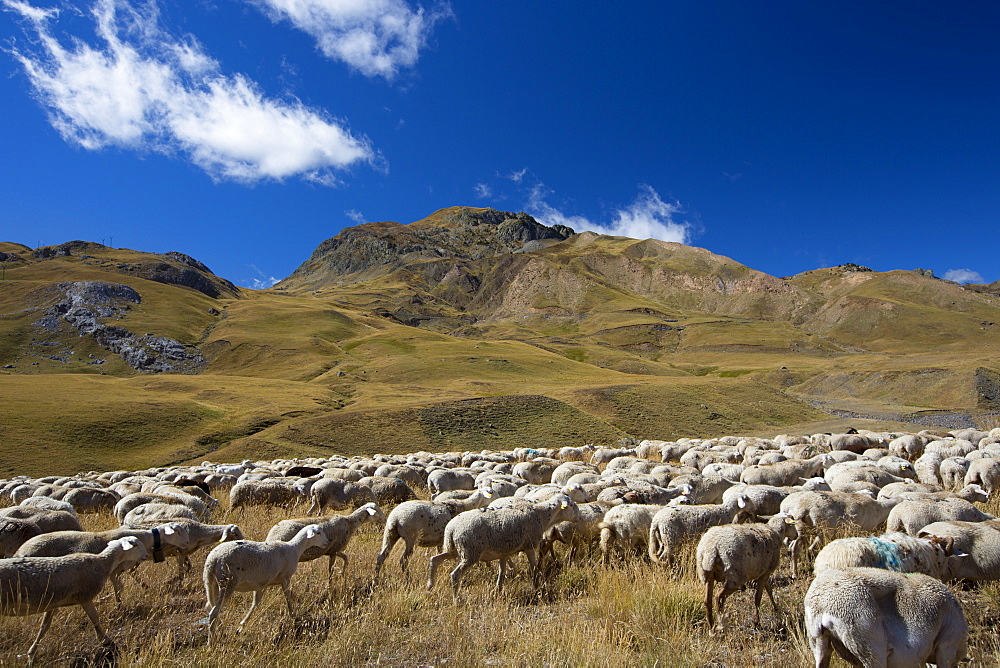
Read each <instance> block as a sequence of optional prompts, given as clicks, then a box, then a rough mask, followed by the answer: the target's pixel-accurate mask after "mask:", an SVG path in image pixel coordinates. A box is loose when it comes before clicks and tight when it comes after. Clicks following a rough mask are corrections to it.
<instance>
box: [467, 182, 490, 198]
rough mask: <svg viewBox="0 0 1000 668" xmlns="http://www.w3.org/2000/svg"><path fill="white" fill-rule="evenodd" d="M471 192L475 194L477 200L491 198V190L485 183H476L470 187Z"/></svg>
mask: <svg viewBox="0 0 1000 668" xmlns="http://www.w3.org/2000/svg"><path fill="white" fill-rule="evenodd" d="M472 191H473V192H474V193H476V197H478V198H479V199H489V198H490V197H492V196H493V190H491V189H490V187H489V186H488V185H486V184H485V183H477V184H476V185H474V186H473V187H472Z"/></svg>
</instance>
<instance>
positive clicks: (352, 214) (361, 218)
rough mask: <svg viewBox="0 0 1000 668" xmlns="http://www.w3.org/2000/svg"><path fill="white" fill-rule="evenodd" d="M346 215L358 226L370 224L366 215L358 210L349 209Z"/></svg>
mask: <svg viewBox="0 0 1000 668" xmlns="http://www.w3.org/2000/svg"><path fill="white" fill-rule="evenodd" d="M344 215H345V216H347V217H348V218H350V219H351V220H353V221H354V222H355V223H357V224H358V225H361V224H362V223H367V222H368V221H367V220H366V219H365V214H363V213H361V212H360V211H358V210H357V209H348V210H347V211H345V212H344Z"/></svg>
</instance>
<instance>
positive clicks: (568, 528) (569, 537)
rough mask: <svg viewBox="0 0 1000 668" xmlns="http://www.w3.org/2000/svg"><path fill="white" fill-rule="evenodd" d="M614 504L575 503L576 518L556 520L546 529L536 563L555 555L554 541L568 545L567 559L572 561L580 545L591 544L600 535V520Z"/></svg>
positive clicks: (602, 519)
mask: <svg viewBox="0 0 1000 668" xmlns="http://www.w3.org/2000/svg"><path fill="white" fill-rule="evenodd" d="M612 508H614V505H613V504H611V503H607V502H605V501H593V502H591V503H580V504H578V505H577V510H578V511H579V517H578V518H577V519H576V520H564V521H562V522H557V523H555V524H553V525H552V526H551V527H549V528H548V530H546V532H545V533H544V534H543V536H542V543H541V546H540V547H539V549H538V563H539V564H541V563H542V561H543V559H544V557H545V555H547V554H552V556H553V558H555V557H556V552H555V543H556V542H560V543H564V544H566V545H569V556H568V557H567V558H568V559H569V561H573V559H574V557H575V556H576V552H577V550H578V549H579V547H580V546H581V545H592V544H593V543H595V542H596V541H598V540H599V539H600V537H601V526H600V525H601V522H603V521H604V516H605V515H607V513H608V511H609V510H611V509H612Z"/></svg>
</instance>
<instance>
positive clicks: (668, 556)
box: [648, 494, 756, 564]
mask: <svg viewBox="0 0 1000 668" xmlns="http://www.w3.org/2000/svg"><path fill="white" fill-rule="evenodd" d="M755 513H756V508H754V507H753V505H752V502H751V501H750V498H749V497H748V496H747V495H746V494H738V495H736V497H735V498H733V499H730V500H729V501H728V502H727V503H723V504H708V505H699V506H667V507H666V508H664V509H663V510H661V511H659V512H658V513H656V515H654V516H653V518H652V521H651V522H650V525H649V539H648V547H649V550H648V551H649V558H650V560H651V561H654V562H657V563H667V564H670V563H673V558H674V552H675V551H676V549H677V547H678V546H679V545H680V543H681V541H683V540H684V539H685V538H688V537H695V536H701V535H702V534H703V533H705V531H707V530H708V528H709V527H714V526H719V525H720V524H731V523H733V522H735V521H736V520H737V519H738V518H739V516H740V515H747V516H749V517H751V518H752V517H753V516H754V515H755Z"/></svg>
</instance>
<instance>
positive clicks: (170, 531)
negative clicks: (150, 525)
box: [163, 524, 175, 536]
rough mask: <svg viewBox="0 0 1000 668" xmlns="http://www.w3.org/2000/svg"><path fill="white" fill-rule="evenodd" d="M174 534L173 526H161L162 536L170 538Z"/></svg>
mask: <svg viewBox="0 0 1000 668" xmlns="http://www.w3.org/2000/svg"><path fill="white" fill-rule="evenodd" d="M174 533H175V531H174V525H173V524H164V525H163V535H164V536H172V535H174Z"/></svg>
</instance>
